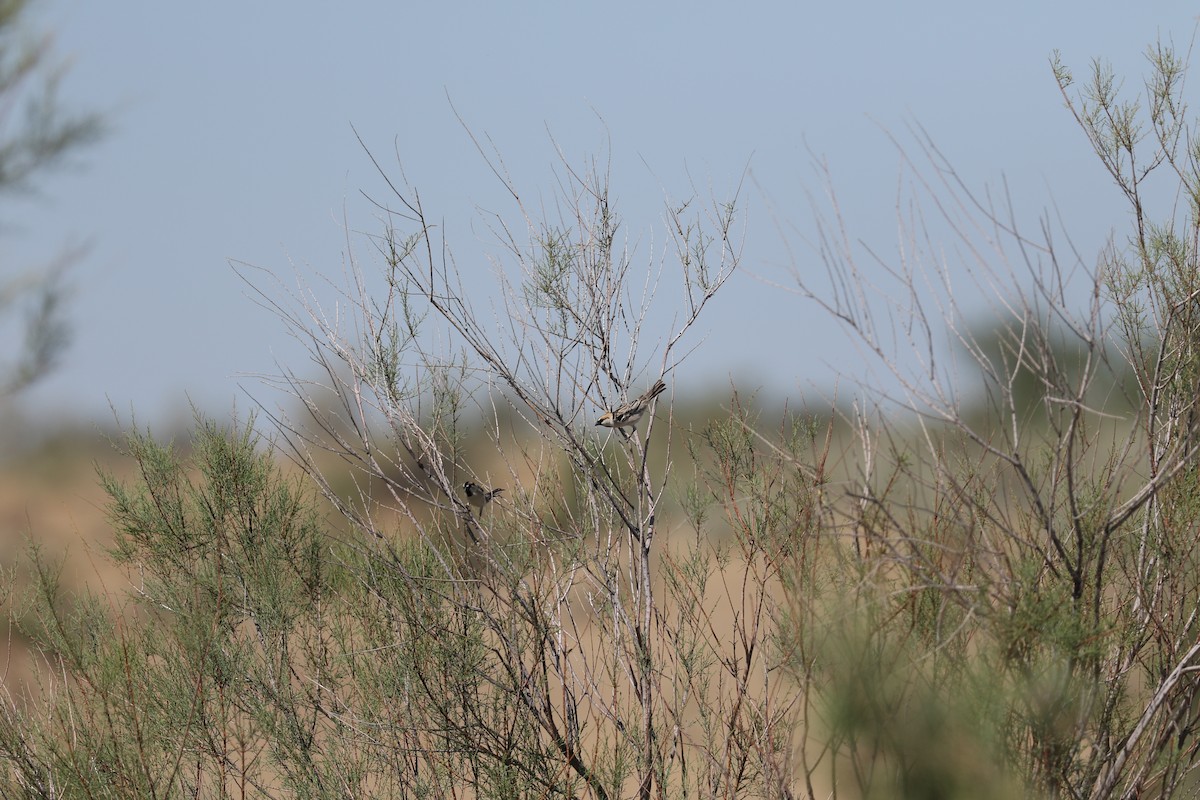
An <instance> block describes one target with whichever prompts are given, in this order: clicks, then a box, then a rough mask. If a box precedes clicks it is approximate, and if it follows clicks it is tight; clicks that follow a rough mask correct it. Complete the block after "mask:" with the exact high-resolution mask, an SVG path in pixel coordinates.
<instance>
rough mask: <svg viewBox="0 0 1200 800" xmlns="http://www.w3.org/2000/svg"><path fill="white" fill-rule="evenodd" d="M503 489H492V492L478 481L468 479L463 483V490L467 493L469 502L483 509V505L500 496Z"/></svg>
mask: <svg viewBox="0 0 1200 800" xmlns="http://www.w3.org/2000/svg"><path fill="white" fill-rule="evenodd" d="M503 491H504V490H503V489H492V490H491V491H490V492H489V491H488V490H487V489H485V488H483V487H482V486H480V485H479V484H478V483H474V482H472V481H467V482H466V483H464V484H463V492H465V493H466V495H467V502H468V503H470V504H471V505H473V506H475V507H476V508H478V509H479V510H480V511H483V507H484V506H486V505H487V504H488V503H490V502H492V500H494V499H495V498H497V497H499V496H500V493H501V492H503Z"/></svg>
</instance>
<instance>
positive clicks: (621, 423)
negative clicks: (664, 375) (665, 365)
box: [596, 380, 667, 428]
mask: <svg viewBox="0 0 1200 800" xmlns="http://www.w3.org/2000/svg"><path fill="white" fill-rule="evenodd" d="M666 388H667V385H666V384H665V383H663V382H662V381H661V380H660V381H658V382H657V383H655V384H654V385H653V386H651V387H650V389H649V390H648V391H647V392H646V393H645V394H643V395H642V396H641V397H639V398H638V399H636V400H630V401H629V402H628V403H625V404H624V405H622V406H618V407H617V408H615V409H614V410H612V411H605V412H604V414H602V415H601V417H600V419H598V420H596V424H597V425H602V426H604V427H605V428H632V427H633V426H634V425H636V424H637V423H638V420H640V419H641V418H642V417H643V416H644V415H645V413H646V410H647V409H649V408H650V403H651V402H653V400H654V398H656V397H658V396H659V395H660V394H662V393H663V391H665V390H666Z"/></svg>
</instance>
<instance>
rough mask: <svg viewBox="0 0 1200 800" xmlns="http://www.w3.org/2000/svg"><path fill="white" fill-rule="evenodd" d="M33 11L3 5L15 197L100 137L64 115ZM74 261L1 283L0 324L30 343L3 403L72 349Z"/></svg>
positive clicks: (7, 174)
mask: <svg viewBox="0 0 1200 800" xmlns="http://www.w3.org/2000/svg"><path fill="white" fill-rule="evenodd" d="M30 7H31V2H30V0H5V1H4V2H3V3H0V125H2V130H3V134H2V135H0V193H3V194H10V195H11V194H14V193H21V192H26V191H29V190H30V189H32V188H33V184H34V182H35V180H36V179H37V178H38V177H39V176H40V175H42V174H44V173H45V172H46V171H47V170H49V169H51V168H53V167H55V166H57V165H60V164H62V163H63V162H64V161H66V159H67V158H68V157H69V156H71V155H73V154H74V153H76V152H78V151H79V150H80V149H81V148H83V147H85V146H86V145H88V144H90V143H92V142H94V141H95V140H96V139H97V138H98V137H99V135H100V132H101V126H100V120H99V118H98V117H97V116H95V115H78V116H73V115H65V114H64V113H63V111H62V109H61V107H60V106H59V103H58V86H59V84H60V82H61V79H62V70H61V68H59V67H58V66H57V65H56V64H55V63H54V60H53V58H52V54H51V51H50V41H49V39H48V38H43V37H38V36H34V35H33V34H32V33H31V32H30V31H29V30H28V26H27V25H26V19H27V18H28V16H29V15H30V13H31V12H30ZM74 257H75V254H72V253H66V254H62V255H60V256H58V257H57V260H56V261H55V262H54V263H52V264H51V265H50V266H49V267H46V268H40V269H29V270H26V271H22V272H19V273H16V274H8V275H0V317H3V316H7V315H12V314H15V313H16V314H21V315H22V316H23V317H24V336H23V338H22V339H21V340H20V343H19V346H18V347H17V348H16V351H15V358H14V361H13V363H12V364H11V365H10V366H7V367H6V368H5V370H4V374H3V376H2V377H0V398H2V397H3V396H4V395H8V394H12V393H15V392H18V391H20V390H21V389H24V388H25V387H27V386H28V385H29V384H31V383H33V382H34V381H36V380H37V379H38V378H40V377H42V376H43V375H45V374H46V373H47V372H49V371H50V370H51V369H52V368H53V367H54V365H55V364H56V362H57V361H58V359H59V358H60V357H61V355H62V353H63V351H64V349H65V348H66V345H67V343H68V340H69V338H70V330H69V326H68V325H67V322H66V319H65V315H64V304H65V299H66V291H65V285H64V283H63V271H64V269H65V267H66V266H67V265H68V264H69V263H70V262H71V261H72V260H73V258H74Z"/></svg>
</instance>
